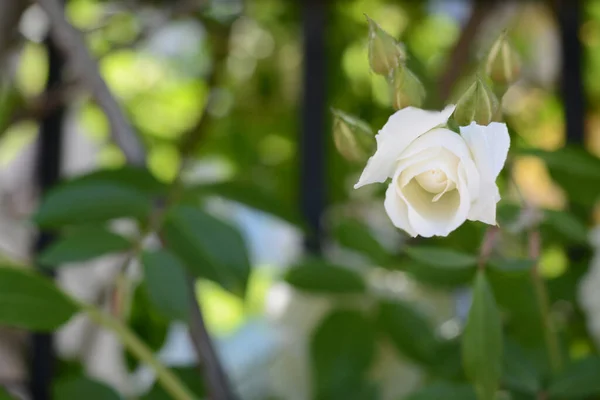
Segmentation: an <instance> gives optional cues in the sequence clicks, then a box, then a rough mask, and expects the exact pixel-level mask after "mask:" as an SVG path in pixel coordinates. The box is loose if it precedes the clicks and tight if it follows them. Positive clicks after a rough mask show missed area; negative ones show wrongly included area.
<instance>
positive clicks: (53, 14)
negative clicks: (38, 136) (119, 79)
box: [37, 0, 145, 165]
mask: <svg viewBox="0 0 600 400" xmlns="http://www.w3.org/2000/svg"><path fill="white" fill-rule="evenodd" d="M37 2H38V4H39V5H40V6H41V7H42V8H43V10H44V11H45V12H46V14H47V16H48V19H49V20H50V25H51V31H50V33H51V35H52V37H53V38H54V40H55V42H56V44H57V46H58V47H59V48H60V49H61V51H62V52H63V53H64V54H65V56H66V59H67V60H68V61H69V62H70V65H71V67H72V68H73V71H74V72H75V74H76V75H77V77H78V78H79V79H80V80H81V83H82V84H83V85H85V86H86V87H87V88H88V89H89V90H90V92H91V93H92V95H93V97H94V99H95V100H96V102H97V103H98V106H100V108H102V110H103V111H104V113H105V114H106V117H107V119H108V121H109V123H110V127H111V134H112V137H113V140H114V141H115V143H117V145H118V146H119V147H120V148H121V150H122V151H123V153H124V154H125V157H126V159H127V161H128V162H129V163H130V164H134V165H144V164H145V154H144V149H143V147H142V143H141V141H140V140H139V138H138V136H137V135H136V134H135V132H134V131H133V128H132V127H131V125H130V124H129V122H128V121H127V119H126V118H125V114H124V113H123V110H121V107H120V106H119V104H118V103H117V101H116V99H115V98H114V97H113V95H112V93H111V92H110V89H109V88H108V86H107V85H106V82H105V81H104V79H102V76H101V75H100V71H99V70H98V64H97V63H96V61H94V59H93V58H92V56H91V55H90V52H89V51H88V49H87V47H86V45H85V42H84V41H83V38H82V36H81V34H80V33H79V32H78V31H77V30H76V29H75V28H74V27H73V26H72V25H71V24H70V23H69V22H68V21H67V20H66V19H65V17H64V10H63V7H62V6H61V5H60V3H59V1H58V0H37Z"/></svg>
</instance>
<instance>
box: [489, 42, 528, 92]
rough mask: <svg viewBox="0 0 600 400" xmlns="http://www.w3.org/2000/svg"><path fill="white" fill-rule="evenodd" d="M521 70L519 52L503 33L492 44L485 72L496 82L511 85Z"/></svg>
mask: <svg viewBox="0 0 600 400" xmlns="http://www.w3.org/2000/svg"><path fill="white" fill-rule="evenodd" d="M520 72H521V61H520V59H519V54H518V53H517V52H516V51H515V49H514V48H513V46H512V45H511V44H510V42H509V41H508V38H507V37H506V33H503V34H502V35H501V36H500V37H499V38H498V39H497V40H496V41H495V42H494V44H493V45H492V48H491V49H490V52H489V54H488V56H487V59H486V62H485V73H486V74H487V75H488V76H489V77H490V79H491V80H492V81H493V82H494V83H498V84H500V85H510V84H511V83H513V82H515V81H516V80H517V79H518V77H519V73H520Z"/></svg>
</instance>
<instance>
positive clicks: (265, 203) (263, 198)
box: [188, 181, 304, 228]
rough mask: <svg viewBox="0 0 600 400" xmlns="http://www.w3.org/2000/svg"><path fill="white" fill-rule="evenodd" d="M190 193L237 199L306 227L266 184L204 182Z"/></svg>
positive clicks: (249, 205)
mask: <svg viewBox="0 0 600 400" xmlns="http://www.w3.org/2000/svg"><path fill="white" fill-rule="evenodd" d="M188 192H189V193H195V194H199V195H201V196H206V195H213V196H219V197H223V198H225V199H228V200H232V201H235V202H237V203H240V204H243V205H245V206H248V207H250V208H254V209H255V210H259V211H263V212H265V213H267V214H270V215H274V216H276V217H278V218H281V219H282V220H284V221H287V222H289V223H291V224H292V225H295V226H297V227H301V228H303V227H304V222H303V221H302V218H301V217H300V215H299V214H298V212H296V211H295V209H294V208H293V207H292V206H291V205H289V204H287V203H286V202H285V201H284V199H281V198H279V196H278V194H277V193H268V192H267V191H266V190H265V188H264V185H258V184H253V183H251V182H244V181H228V182H219V183H212V184H204V185H200V186H196V187H193V188H191V189H188Z"/></svg>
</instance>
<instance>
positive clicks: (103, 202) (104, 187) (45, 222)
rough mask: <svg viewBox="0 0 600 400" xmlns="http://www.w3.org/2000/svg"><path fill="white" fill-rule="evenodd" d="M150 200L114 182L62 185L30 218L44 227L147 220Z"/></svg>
mask: <svg viewBox="0 0 600 400" xmlns="http://www.w3.org/2000/svg"><path fill="white" fill-rule="evenodd" d="M150 211H151V201H150V199H149V198H148V197H147V196H145V195H144V194H143V193H141V192H139V191H137V190H135V189H132V188H129V187H126V186H122V185H119V184H115V183H108V182H82V183H75V184H64V185H61V186H59V187H57V188H56V189H54V190H52V191H51V192H50V193H48V195H47V196H46V197H45V198H44V200H43V201H42V204H41V205H40V207H39V209H38V211H37V213H36V214H35V216H34V220H35V222H36V223H37V224H38V225H40V226H41V227H44V228H56V227H61V226H64V225H70V224H88V223H90V222H103V221H107V220H110V219H115V218H121V217H130V218H137V219H145V218H148V216H149V215H150Z"/></svg>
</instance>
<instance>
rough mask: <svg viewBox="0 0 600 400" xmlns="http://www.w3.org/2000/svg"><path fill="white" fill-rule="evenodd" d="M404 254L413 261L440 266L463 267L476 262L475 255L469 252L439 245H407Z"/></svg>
mask: <svg viewBox="0 0 600 400" xmlns="http://www.w3.org/2000/svg"><path fill="white" fill-rule="evenodd" d="M406 254H408V256H409V257H410V258H412V259H413V260H414V261H417V262H420V263H423V264H427V265H432V266H435V267H442V268H465V267H470V266H473V265H475V264H477V257H475V256H473V255H471V254H465V253H460V252H458V251H454V250H451V249H445V248H441V247H430V246H418V247H416V246H414V247H407V248H406Z"/></svg>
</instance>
